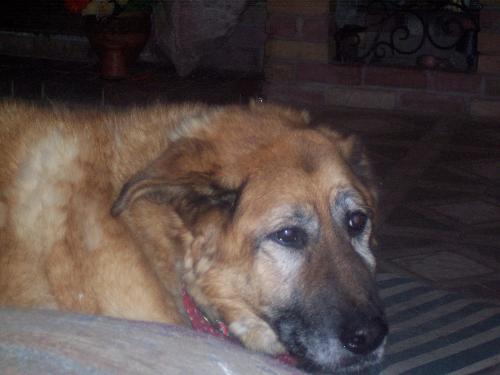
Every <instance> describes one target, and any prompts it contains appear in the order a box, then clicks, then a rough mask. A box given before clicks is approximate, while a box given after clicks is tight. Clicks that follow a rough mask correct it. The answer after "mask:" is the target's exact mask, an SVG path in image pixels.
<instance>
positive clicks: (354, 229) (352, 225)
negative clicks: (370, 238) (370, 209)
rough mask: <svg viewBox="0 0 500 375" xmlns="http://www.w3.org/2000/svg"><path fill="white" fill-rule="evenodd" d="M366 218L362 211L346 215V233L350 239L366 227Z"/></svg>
mask: <svg viewBox="0 0 500 375" xmlns="http://www.w3.org/2000/svg"><path fill="white" fill-rule="evenodd" d="M367 221H368V216H366V214H365V213H364V212H363V211H353V212H349V213H348V214H347V215H346V223H347V231H348V232H349V235H350V236H351V237H354V236H357V235H358V234H360V233H361V232H363V230H364V229H365V227H366V222H367Z"/></svg>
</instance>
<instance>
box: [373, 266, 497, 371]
mask: <svg viewBox="0 0 500 375" xmlns="http://www.w3.org/2000/svg"><path fill="white" fill-rule="evenodd" d="M378 285H379V289H380V294H381V297H382V299H383V300H384V303H385V306H386V312H387V317H388V320H389V325H390V334H389V338H388V346H387V351H386V357H385V360H384V362H383V363H382V366H381V369H380V374H381V375H396V374H397V375H399V374H411V375H420V374H422V375H441V374H448V375H465V374H482V375H486V374H488V375H490V374H491V375H493V374H500V305H499V304H495V303H493V302H487V301H482V300H471V299H466V298H464V297H463V296H461V295H459V294H455V293H450V292H446V291H440V290H436V289H435V288H432V287H430V286H427V285H425V284H422V283H420V282H417V281H415V280H414V279H409V278H405V277H401V276H396V275H392V274H380V275H379V277H378Z"/></svg>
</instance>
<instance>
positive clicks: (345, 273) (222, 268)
mask: <svg viewBox="0 0 500 375" xmlns="http://www.w3.org/2000/svg"><path fill="white" fill-rule="evenodd" d="M280 111H281V112H280ZM205 121H207V122H208V123H209V125H208V126H207V128H206V129H205V128H203V127H202V128H201V130H200V129H197V132H196V133H195V135H193V136H192V137H191V138H180V139H178V140H176V142H175V143H174V144H173V145H172V146H171V147H169V149H168V150H167V151H166V152H165V154H164V155H162V156H161V157H160V158H159V159H158V160H156V161H155V162H153V164H152V165H151V166H149V167H148V168H146V170H144V171H141V172H139V173H138V174H137V175H136V176H135V177H133V178H132V179H131V180H130V181H129V183H127V184H126V185H125V187H124V189H123V190H122V194H121V195H120V197H119V198H118V200H117V201H116V202H115V205H114V207H113V213H114V214H118V213H120V212H121V211H122V210H123V209H125V208H126V206H127V205H129V204H131V203H132V202H133V201H134V200H135V199H138V198H139V197H146V198H148V199H150V200H152V201H154V202H156V203H165V202H166V203H168V204H171V205H173V206H174V207H175V208H176V210H177V212H178V213H179V215H180V216H181V217H182V218H183V219H184V222H185V223H186V226H187V227H188V228H189V229H190V231H191V233H192V234H193V241H192V243H191V246H190V248H189V249H187V252H186V259H185V268H186V276H185V278H186V282H187V283H188V286H189V288H190V291H191V293H192V294H193V295H194V297H195V298H196V299H197V302H198V303H199V304H200V305H202V306H203V308H204V309H205V310H206V311H207V313H208V314H209V315H210V316H212V317H216V318H222V319H224V320H225V321H226V323H228V324H229V326H230V329H231V331H232V332H233V334H235V335H236V336H238V337H239V338H240V340H241V341H242V342H243V343H244V344H245V345H247V346H248V347H250V348H252V349H257V350H262V351H265V352H268V353H271V354H275V353H278V352H280V351H281V350H282V349H283V347H284V348H285V349H286V350H287V351H288V352H290V353H291V354H292V355H294V356H295V357H297V358H298V359H299V362H300V363H301V365H302V366H303V367H304V368H306V369H308V370H313V371H315V370H318V371H335V370H346V369H348V370H349V369H352V370H360V369H363V368H365V367H368V366H369V365H371V364H373V363H376V362H378V361H379V360H380V358H381V356H382V353H383V343H384V342H385V336H386V334H387V325H386V323H385V318H384V313H383V309H382V307H381V304H380V301H379V299H378V296H377V292H376V290H375V287H374V284H375V283H374V268H375V260H374V257H373V255H372V253H371V251H370V244H371V242H372V228H373V225H374V219H375V212H374V211H375V208H374V205H375V202H374V200H375V197H374V191H373V190H372V188H371V185H370V173H369V170H368V166H367V163H366V160H365V157H364V155H363V154H362V152H361V150H360V148H359V147H358V145H357V142H356V141H355V140H354V139H353V138H343V137H341V136H339V135H338V134H336V133H334V132H331V131H329V130H324V129H317V130H312V129H309V128H307V118H305V117H304V116H302V115H301V114H300V113H297V112H293V111H288V110H287V111H283V110H280V109H279V108H275V107H267V106H264V107H263V108H261V109H255V108H252V109H249V110H247V111H240V112H238V113H229V114H225V113H217V114H214V115H212V116H211V118H210V119H209V120H207V119H205Z"/></svg>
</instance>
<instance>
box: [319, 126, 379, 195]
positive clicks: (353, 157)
mask: <svg viewBox="0 0 500 375" xmlns="http://www.w3.org/2000/svg"><path fill="white" fill-rule="evenodd" d="M318 130H320V131H321V132H322V133H323V134H325V135H326V136H327V137H329V138H330V139H331V140H332V141H333V142H334V143H335V144H336V145H338V147H339V148H340V152H341V153H342V155H343V156H344V158H345V160H346V161H347V162H348V164H349V165H350V166H351V168H352V171H353V172H354V174H356V176H358V178H359V179H360V180H361V182H363V183H364V184H365V185H366V186H367V187H368V188H369V189H370V192H371V193H372V195H373V197H374V198H375V199H376V198H377V195H378V194H377V189H376V184H375V177H374V174H373V170H372V167H371V165H370V162H369V160H368V157H367V155H366V149H365V146H364V144H363V142H361V140H360V139H359V138H358V137H357V136H355V135H352V134H351V135H344V134H341V133H339V132H336V131H333V130H331V129H329V128H327V127H324V126H321V127H319V128H318Z"/></svg>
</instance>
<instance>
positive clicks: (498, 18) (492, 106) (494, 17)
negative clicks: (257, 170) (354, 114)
mask: <svg viewBox="0 0 500 375" xmlns="http://www.w3.org/2000/svg"><path fill="white" fill-rule="evenodd" d="M493 3H494V2H493V1H490V4H493ZM497 3H500V1H498V2H497ZM329 6H330V1H329V0H267V13H268V16H267V25H266V31H267V34H268V39H267V42H266V48H265V53H266V60H265V67H264V70H265V75H266V84H265V86H264V94H265V96H266V97H267V98H269V99H271V100H276V101H286V102H291V103H294V104H299V105H301V104H306V105H316V106H317V105H320V106H321V105H336V106H347V107H361V108H380V109H390V110H404V111H419V112H422V111H427V112H445V113H446V112H448V113H470V114H473V115H479V116H490V117H499V118H500V7H498V6H495V5H489V6H487V7H486V8H485V9H484V10H483V11H482V16H481V32H480V34H479V50H480V53H481V54H480V57H479V63H478V71H477V73H469V74H467V73H449V72H443V71H432V70H418V69H412V68H392V67H380V66H366V65H333V64H329V63H328V61H329V55H328V54H329V44H328V43H329V42H328V29H329V27H330V26H329V19H330V18H329ZM331 27H334V26H333V25H332V26H331Z"/></svg>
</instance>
